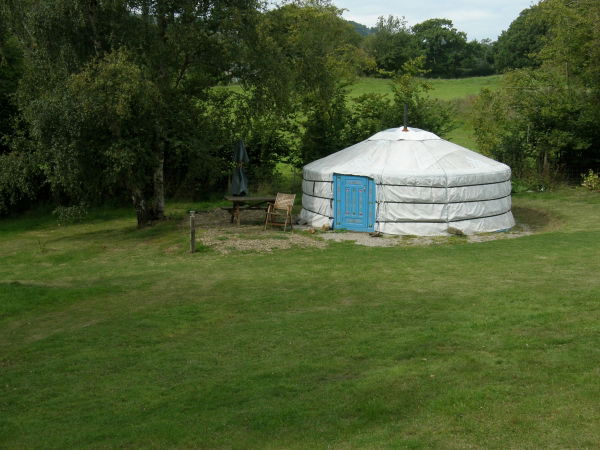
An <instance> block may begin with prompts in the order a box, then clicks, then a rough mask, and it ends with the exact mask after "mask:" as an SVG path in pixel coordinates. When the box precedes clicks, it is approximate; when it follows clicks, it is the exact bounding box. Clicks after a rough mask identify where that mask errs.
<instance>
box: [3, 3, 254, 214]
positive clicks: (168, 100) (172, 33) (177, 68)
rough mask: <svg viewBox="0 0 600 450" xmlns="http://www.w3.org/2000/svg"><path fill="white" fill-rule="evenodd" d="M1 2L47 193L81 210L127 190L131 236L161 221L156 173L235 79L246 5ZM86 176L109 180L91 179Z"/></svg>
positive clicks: (247, 23)
mask: <svg viewBox="0 0 600 450" xmlns="http://www.w3.org/2000/svg"><path fill="white" fill-rule="evenodd" d="M7 1H8V7H9V11H10V13H11V15H10V16H11V18H12V26H13V30H14V32H15V34H16V35H17V36H18V37H19V39H20V41H21V43H22V45H23V48H24V49H25V57H26V60H27V67H28V70H27V73H26V75H25V77H24V82H23V83H22V88H21V90H20V95H19V100H20V101H19V103H20V108H21V111H22V114H23V116H24V118H25V120H26V122H27V124H28V127H29V129H30V132H31V138H32V145H34V146H35V147H36V149H37V151H38V152H39V154H40V155H41V156H42V160H44V161H45V163H44V167H45V168H46V169H45V170H46V176H47V177H48V179H49V180H50V181H51V186H52V188H53V191H54V192H55V193H56V195H58V196H59V197H63V198H67V199H69V201H79V200H81V199H82V198H89V199H98V198H105V197H106V196H108V195H112V194H113V193H115V192H119V188H121V187H123V186H127V189H128V191H129V194H130V196H131V198H132V200H133V203H134V206H135V209H136V211H137V218H138V225H139V226H143V225H145V224H147V223H151V222H152V221H154V220H160V219H161V218H163V217H164V196H165V192H164V185H165V183H164V176H165V169H166V171H167V172H168V170H169V167H168V164H169V162H170V160H171V158H172V157H173V155H174V154H175V153H177V152H178V151H179V150H178V149H181V148H189V147H190V146H193V145H194V144H195V141H196V140H197V139H198V135H197V133H196V132H195V129H194V127H193V126H191V125H193V122H194V117H195V115H196V114H197V103H198V101H201V100H202V98H204V97H206V95H207V92H208V90H209V88H210V87H211V86H214V85H215V84H217V83H218V82H219V81H221V80H224V79H226V78H230V77H232V76H234V75H236V74H238V72H239V71H240V70H242V68H240V66H236V65H235V64H234V62H235V61H236V60H237V54H238V53H239V51H238V50H239V47H240V46H241V45H242V43H243V41H244V36H245V34H247V33H249V32H250V31H251V29H252V27H253V20H254V18H255V16H256V14H257V10H256V4H255V2H254V0H212V1H195V0H129V1H125V0H105V1H99V0H52V1H50V0H43V1H38V0H23V1H19V2H17V1H16V0H7ZM94 73H95V74H97V75H98V76H100V75H101V76H102V81H100V80H99V79H94V77H92V76H90V74H94ZM111 76H113V77H115V79H114V80H113V81H111V80H110V79H109V78H110V77H111ZM115 86H118V87H119V89H113V87H115ZM103 89H106V92H107V93H109V94H110V95H108V94H106V95H104V94H102V92H103ZM120 89H121V90H123V92H125V93H126V94H124V95H125V97H126V98H122V97H120V92H121V91H120ZM144 93H145V94H146V95H144ZM71 94H73V95H74V97H73V98H72V99H70V98H69V95H71ZM149 96H151V97H149ZM41 98H43V99H45V101H44V102H40V101H39V99H41ZM85 98H88V99H93V102H92V101H86V100H85ZM94 102H98V103H94ZM82 105H86V107H88V108H89V109H88V110H84V111H83V112H81V110H80V109H79V108H80V107H81V106H82ZM115 105H121V107H122V108H123V109H122V111H120V112H119V114H116V115H115V116H114V119H115V120H114V122H113V123H106V121H102V122H99V123H98V126H97V127H96V128H94V127H92V126H89V125H93V122H92V121H93V120H95V118H98V117H99V116H98V114H99V113H100V111H105V112H107V113H115V112H116V111H115V110H114V107H116V106H115ZM149 105H152V108H150V109H152V111H153V113H152V114H150V109H149ZM138 106H143V107H140V108H138ZM121 113H122V114H121ZM66 118H72V119H73V120H72V121H71V122H70V123H71V124H72V127H73V129H68V128H65V127H68V123H67V122H65V119H66ZM69 120H70V119H69ZM127 126H132V127H133V128H132V129H133V130H135V133H136V134H135V137H132V135H131V134H130V133H129V132H128V131H127V129H126V127H127ZM76 127H80V128H78V129H76ZM107 130H108V131H109V133H108V134H105V133H106V131H107ZM96 134H97V135H96ZM83 135H85V136H86V139H88V140H90V142H92V143H93V145H92V146H91V147H87V146H86V145H85V141H84V140H83V139H81V136H83ZM107 136H108V137H110V139H106V137H107ZM131 139H133V141H132V140H131ZM58 143H60V146H61V148H63V149H64V151H61V152H58V153H57V152H55V151H53V150H55V149H56V148H57V145H59V144H58ZM91 150H93V152H91ZM117 153H118V154H119V155H116V154H117ZM108 155H113V156H114V157H110V158H108ZM115 155H116V156H115ZM90 162H91V163H93V167H92V166H90V165H89V163H90ZM115 162H117V166H118V168H119V170H116V169H115V165H114V164H115ZM165 164H167V167H166V168H165ZM94 167H97V173H98V174H108V173H109V172H110V173H112V174H113V176H106V177H104V176H99V177H94V176H92V174H91V173H90V171H94V170H95V169H94ZM94 173H95V172H94ZM76 177H79V179H75V178H76ZM91 179H93V180H94V182H93V183H90V180H91Z"/></svg>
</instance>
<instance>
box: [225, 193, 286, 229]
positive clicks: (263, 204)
mask: <svg viewBox="0 0 600 450" xmlns="http://www.w3.org/2000/svg"><path fill="white" fill-rule="evenodd" d="M225 200H228V201H230V202H232V206H227V207H223V208H221V209H223V210H225V211H228V212H229V214H231V223H233V222H234V221H235V223H236V224H237V225H238V226H239V225H240V213H241V212H242V211H246V210H262V211H266V210H267V204H268V203H269V202H271V203H272V202H274V201H275V197H250V196H244V197H238V196H227V197H225Z"/></svg>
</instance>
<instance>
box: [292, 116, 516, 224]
mask: <svg viewBox="0 0 600 450" xmlns="http://www.w3.org/2000/svg"><path fill="white" fill-rule="evenodd" d="M510 175H511V172H510V167H508V166H507V165H505V164H502V163H499V162H497V161H494V160H493V159H490V158H487V157H485V156H483V155H481V154H479V153H476V152H473V151H471V150H468V149H466V148H464V147H461V146H460V145H456V144H453V143H452V142H448V141H446V140H444V139H441V138H440V137H438V136H436V135H435V134H433V133H430V132H428V131H423V130H420V129H418V128H410V127H409V128H405V129H403V128H391V129H389V130H385V131H382V132H379V133H377V134H375V135H373V136H371V137H370V138H368V139H367V140H365V141H363V142H359V143H358V144H355V145H353V146H351V147H348V148H346V149H344V150H341V151H339V152H337V153H333V154H331V155H329V156H326V157H325V158H322V159H319V160H317V161H314V162H312V163H310V164H308V165H306V166H304V170H303V180H302V212H301V213H300V222H301V223H306V224H308V225H310V226H312V227H322V226H323V225H329V227H331V228H333V229H345V230H353V231H379V232H382V233H386V234H411V235H422V236H432V235H445V234H448V232H449V231H450V232H451V233H453V234H456V233H459V234H460V233H461V232H462V233H464V234H473V233H483V232H491V231H501V230H507V229H509V228H511V227H513V226H514V224H515V221H514V219H513V215H512V213H511V199H510V192H511V183H510Z"/></svg>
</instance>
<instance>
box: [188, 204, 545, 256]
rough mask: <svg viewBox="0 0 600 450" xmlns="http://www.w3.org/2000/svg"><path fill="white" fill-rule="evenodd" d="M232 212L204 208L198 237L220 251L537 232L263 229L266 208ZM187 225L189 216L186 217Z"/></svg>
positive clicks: (422, 242) (521, 227) (433, 241)
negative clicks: (236, 218)
mask: <svg viewBox="0 0 600 450" xmlns="http://www.w3.org/2000/svg"><path fill="white" fill-rule="evenodd" d="M230 217H231V216H230V215H229V213H228V212H227V211H225V210H222V209H221V208H217V209H213V210H211V211H202V212H199V213H198V214H197V215H196V229H197V239H198V240H199V241H200V242H201V243H202V245H205V246H207V247H210V248H212V249H214V250H216V251H217V252H219V253H222V254H227V253H230V252H236V251H253V252H271V251H273V250H277V249H287V248H292V247H302V248H305V247H315V248H325V247H327V245H328V241H333V242H344V241H352V242H354V243H355V244H357V245H363V246H367V247H396V246H426V245H439V244H446V243H450V242H454V243H456V242H461V241H463V242H466V243H477V242H487V241H494V240H499V239H514V238H518V237H522V236H527V235H530V234H533V232H534V231H533V229H532V228H531V227H529V226H527V225H526V224H518V225H517V226H516V227H515V228H514V229H512V230H510V231H507V232H499V233H484V234H476V235H470V236H431V237H430V236H390V235H380V234H379V235H376V236H373V235H371V234H369V233H357V232H352V231H328V230H319V229H316V230H315V229H313V228H310V227H307V226H301V225H295V226H294V231H293V232H290V231H286V232H284V231H283V230H282V229H280V228H272V229H268V230H266V231H265V230H263V221H264V217H265V214H264V212H263V211H244V212H243V213H242V217H241V219H242V220H241V225H240V226H239V227H238V226H237V225H235V224H232V223H231V222H230ZM185 221H186V223H185V224H184V225H183V226H187V224H188V223H189V219H187V218H186V219H185Z"/></svg>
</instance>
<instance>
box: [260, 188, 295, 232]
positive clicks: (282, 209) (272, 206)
mask: <svg viewBox="0 0 600 450" xmlns="http://www.w3.org/2000/svg"><path fill="white" fill-rule="evenodd" d="M295 199H296V194H282V193H281V192H278V193H277V197H275V203H269V205H268V206H267V215H266V217H265V230H266V229H267V225H275V226H279V227H283V231H285V230H286V229H287V225H288V223H289V224H290V229H291V230H292V231H293V230H294V226H293V225H292V208H293V207H294V200H295Z"/></svg>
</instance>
